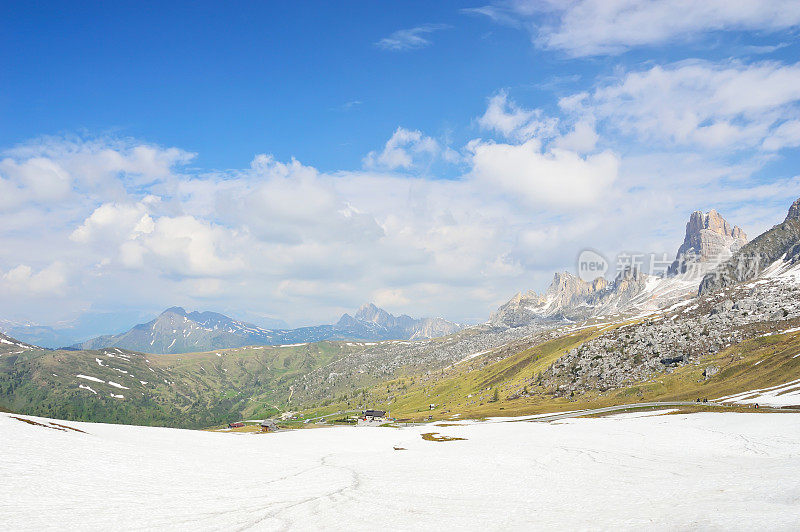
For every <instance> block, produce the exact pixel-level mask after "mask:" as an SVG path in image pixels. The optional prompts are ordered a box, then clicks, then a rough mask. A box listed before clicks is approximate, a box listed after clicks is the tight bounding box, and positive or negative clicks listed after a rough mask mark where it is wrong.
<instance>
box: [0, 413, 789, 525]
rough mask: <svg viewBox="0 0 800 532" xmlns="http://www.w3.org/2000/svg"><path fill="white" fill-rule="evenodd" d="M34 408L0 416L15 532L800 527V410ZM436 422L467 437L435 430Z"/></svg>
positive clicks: (2, 496) (3, 500)
mask: <svg viewBox="0 0 800 532" xmlns="http://www.w3.org/2000/svg"><path fill="white" fill-rule="evenodd" d="M20 417H21V416H20ZM25 419H32V420H34V421H36V422H38V423H41V425H44V426H40V425H31V424H28V423H26V422H22V421H19V420H17V419H14V418H13V417H11V415H8V414H0V440H1V441H3V442H4V447H5V451H4V452H3V453H1V454H0V471H2V472H3V482H2V483H0V519H2V522H3V528H4V529H8V530H42V529H44V528H59V529H82V530H111V529H137V530H142V529H148V530H153V529H170V530H173V529H176V530H211V529H214V530H218V529H224V530H241V529H255V530H278V529H281V530H283V529H302V530H309V529H313V530H319V529H335V530H375V529H377V528H383V529H389V530H419V529H443V530H449V529H456V530H530V529H539V530H542V529H555V528H558V529H567V530H572V529H594V530H597V529H606V530H610V529H614V530H619V529H637V530H644V529H647V530H676V529H680V530H696V529H701V530H708V529H715V530H745V529H747V530H754V529H757V530H790V529H794V528H795V527H796V525H797V523H798V522H800V477H798V476H797V475H796V464H797V449H798V448H800V416H797V415H792V414H760V415H754V414H735V413H725V414H722V413H720V414H693V415H669V416H653V417H636V418H629V417H616V418H605V419H603V418H601V419H574V420H563V421H558V422H555V423H550V424H548V423H541V422H510V423H507V422H495V423H493V422H486V423H477V424H465V425H461V426H449V427H436V426H432V425H427V426H419V427H410V428H404V429H381V428H368V427H364V428H351V427H341V428H332V429H320V430H298V431H292V432H282V433H276V434H265V435H254V434H234V433H228V434H221V433H210V432H194V431H186V430H177V429H163V428H147V427H133V426H120V425H101V424H91V423H73V422H59V421H55V422H54V423H58V424H59V425H61V426H59V425H54V424H52V423H50V421H49V420H43V419H39V418H28V417H26V418H25ZM64 427H71V428H76V429H79V430H82V431H84V432H85V433H81V432H76V431H74V430H70V429H69V428H64ZM427 432H439V433H442V434H445V435H447V436H454V437H460V438H465V439H464V440H458V441H448V442H435V441H426V440H423V439H422V438H421V434H422V433H427ZM395 448H402V450H395Z"/></svg>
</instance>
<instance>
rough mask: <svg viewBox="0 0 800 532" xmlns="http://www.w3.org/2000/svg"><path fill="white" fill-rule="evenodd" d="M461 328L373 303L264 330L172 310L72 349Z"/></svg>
mask: <svg viewBox="0 0 800 532" xmlns="http://www.w3.org/2000/svg"><path fill="white" fill-rule="evenodd" d="M460 328H461V326H460V325H458V324H456V323H453V322H450V321H447V320H445V319H443V318H421V319H415V318H412V317H410V316H406V315H401V316H394V315H392V314H389V313H388V312H386V311H385V310H383V309H381V308H378V307H376V306H375V305H374V304H372V303H369V304H366V305H363V306H362V307H361V308H359V309H358V311H357V312H356V313H355V314H354V315H353V316H351V315H350V314H344V315H342V317H341V318H340V319H339V321H338V322H337V323H335V324H331V325H316V326H310V327H300V328H297V329H264V328H261V327H258V326H256V325H253V324H251V323H247V322H243V321H238V320H235V319H233V318H230V317H228V316H225V315H223V314H218V313H216V312H187V311H186V310H184V309H183V308H181V307H172V308H168V309H167V310H165V311H164V312H162V313H161V314H160V315H159V316H158V317H157V318H155V319H154V320H152V321H149V322H147V323H141V324H139V325H136V326H134V327H133V328H131V329H130V330H128V331H126V332H123V333H120V334H114V335H106V336H99V337H97V338H93V339H91V340H87V341H85V342H80V343H78V344H74V345H72V346H71V349H102V348H106V347H121V348H124V349H130V350H132V351H140V352H144V353H190V352H197V351H212V350H214V349H225V348H232V347H243V346H248V345H286V344H295V343H306V342H318V341H322V340H370V341H378V340H419V339H426V338H433V337H437V336H445V335H447V334H451V333H453V332H456V331H458V330H459V329H460Z"/></svg>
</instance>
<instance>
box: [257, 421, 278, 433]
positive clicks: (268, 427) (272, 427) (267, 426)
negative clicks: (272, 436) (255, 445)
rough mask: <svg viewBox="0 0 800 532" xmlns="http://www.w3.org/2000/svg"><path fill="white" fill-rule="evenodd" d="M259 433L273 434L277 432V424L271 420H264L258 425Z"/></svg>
mask: <svg viewBox="0 0 800 532" xmlns="http://www.w3.org/2000/svg"><path fill="white" fill-rule="evenodd" d="M259 425H260V426H261V432H275V431H276V430H278V424H277V423H275V421H274V420H272V419H265V420H264V421H262V422H261V423H260V424H259Z"/></svg>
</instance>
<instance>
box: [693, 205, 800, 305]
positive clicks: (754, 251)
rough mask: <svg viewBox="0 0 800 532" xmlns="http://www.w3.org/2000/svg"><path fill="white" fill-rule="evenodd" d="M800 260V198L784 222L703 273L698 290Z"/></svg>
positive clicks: (777, 270) (773, 273)
mask: <svg viewBox="0 0 800 532" xmlns="http://www.w3.org/2000/svg"><path fill="white" fill-rule="evenodd" d="M798 264H800V199H798V200H796V201H795V202H794V203H793V204H792V206H791V207H790V208H789V213H788V214H787V215H786V218H785V219H784V221H783V223H780V224H778V225H776V226H774V227H773V228H772V229H770V230H768V231H766V232H765V233H763V234H761V235H759V236H758V237H756V238H755V239H753V241H752V242H749V243H748V244H747V245H745V246H743V247H742V248H741V249H740V250H739V251H738V252H737V253H735V254H734V255H733V256H732V257H731V258H730V259H728V260H727V261H725V262H724V263H722V264H720V265H719V266H718V267H717V268H716V269H715V270H714V271H712V272H711V273H709V274H707V275H706V276H705V277H703V280H702V282H701V283H700V288H699V293H700V294H707V293H709V292H714V291H717V290H720V289H722V288H725V287H727V286H731V285H734V284H737V283H741V282H743V281H747V280H750V279H755V278H756V277H759V276H764V275H769V276H776V275H779V274H781V273H786V272H787V271H789V270H791V269H793V268H795V267H796V266H797V265H798Z"/></svg>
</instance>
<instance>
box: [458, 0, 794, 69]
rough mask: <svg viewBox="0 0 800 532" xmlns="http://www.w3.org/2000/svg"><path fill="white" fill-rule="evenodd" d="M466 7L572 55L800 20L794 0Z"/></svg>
mask: <svg viewBox="0 0 800 532" xmlns="http://www.w3.org/2000/svg"><path fill="white" fill-rule="evenodd" d="M469 12H471V13H475V14H480V15H485V16H488V17H490V18H491V19H492V20H494V21H495V22H499V23H503V24H512V25H517V26H523V27H525V28H528V29H529V30H530V31H531V33H532V38H533V41H534V43H536V45H537V46H540V47H543V48H548V49H553V50H560V51H563V52H565V53H567V54H568V55H570V56H573V57H580V56H593V55H602V54H618V53H622V52H624V51H626V50H628V49H630V48H633V47H636V46H652V45H657V44H665V43H669V42H675V41H678V40H685V39H691V38H694V37H697V36H699V35H702V34H705V33H708V32H714V31H734V30H739V31H760V32H765V33H768V32H775V31H780V30H786V29H789V28H794V27H797V26H798V24H800V4H798V3H797V2H795V1H793V0H761V1H759V2H738V1H730V0H705V1H701V2H697V1H693V0H659V1H640V0H571V1H566V2H561V1H555V0H544V1H543V0H512V1H504V2H497V3H495V4H492V5H488V6H485V7H483V8H478V9H472V10H469Z"/></svg>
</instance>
